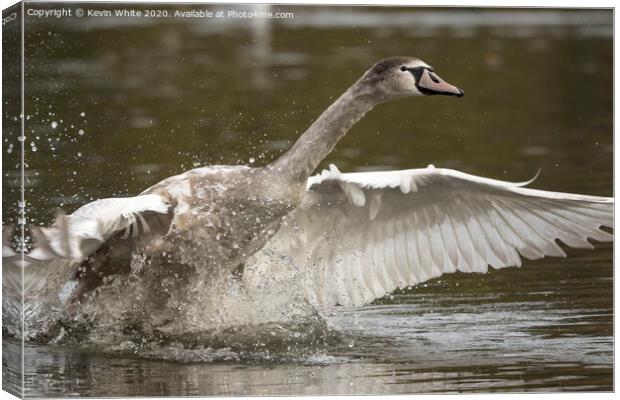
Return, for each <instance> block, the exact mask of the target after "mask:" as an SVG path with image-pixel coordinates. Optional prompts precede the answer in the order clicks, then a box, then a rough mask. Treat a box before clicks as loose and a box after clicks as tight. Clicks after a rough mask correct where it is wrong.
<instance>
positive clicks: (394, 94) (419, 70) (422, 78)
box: [362, 57, 465, 100]
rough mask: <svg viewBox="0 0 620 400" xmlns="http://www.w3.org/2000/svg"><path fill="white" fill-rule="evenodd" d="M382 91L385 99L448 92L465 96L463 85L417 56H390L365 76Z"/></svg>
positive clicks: (446, 94) (367, 81)
mask: <svg viewBox="0 0 620 400" xmlns="http://www.w3.org/2000/svg"><path fill="white" fill-rule="evenodd" d="M362 81H363V82H365V83H368V84H370V86H371V87H373V88H374V90H377V91H378V93H380V95H381V97H382V100H391V99H395V98H398V97H405V96H420V95H427V96H428V95H444V96H456V97H462V96H463V95H464V94H465V92H463V90H462V89H460V88H458V87H456V86H453V85H451V84H449V83H448V82H446V81H444V80H443V79H441V78H440V77H439V76H437V74H436V73H435V70H434V69H433V68H432V67H431V66H430V65H428V64H427V63H425V62H424V61H422V60H420V59H417V58H415V57H391V58H386V59H383V60H381V61H379V62H378V63H376V64H375V65H373V66H372V68H370V69H369V70H368V71H367V72H366V73H365V74H364V76H363V77H362Z"/></svg>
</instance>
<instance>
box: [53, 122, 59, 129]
mask: <svg viewBox="0 0 620 400" xmlns="http://www.w3.org/2000/svg"><path fill="white" fill-rule="evenodd" d="M56 128H58V122H56V121H52V129H56Z"/></svg>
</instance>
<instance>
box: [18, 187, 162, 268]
mask: <svg viewBox="0 0 620 400" xmlns="http://www.w3.org/2000/svg"><path fill="white" fill-rule="evenodd" d="M171 211H172V205H171V204H170V202H169V201H168V200H167V199H165V198H164V197H162V196H159V195H157V194H146V195H141V196H135V197H125V198H111V199H101V200H96V201H93V202H92V203H88V204H86V205H84V206H82V207H80V208H78V209H77V210H76V211H75V212H74V213H72V214H70V215H59V216H58V217H57V218H56V221H55V222H54V223H53V224H52V225H51V226H50V227H47V228H34V229H33V234H34V236H35V246H34V248H33V250H32V251H31V252H30V253H29V254H28V258H30V259H36V260H47V259H50V258H55V257H62V258H67V259H70V260H73V261H83V260H84V259H85V258H87V257H88V256H89V255H91V254H92V253H94V252H95V251H96V250H97V249H98V248H99V247H101V245H102V244H103V243H104V242H106V241H107V240H108V239H110V238H111V237H112V236H115V235H117V234H121V235H122V236H121V237H122V238H123V239H127V238H129V237H136V236H138V235H139V234H144V233H149V232H150V231H151V229H152V226H153V224H155V223H157V216H158V215H167V214H169V213H170V212H171Z"/></svg>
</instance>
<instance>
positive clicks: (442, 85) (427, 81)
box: [417, 68, 465, 97]
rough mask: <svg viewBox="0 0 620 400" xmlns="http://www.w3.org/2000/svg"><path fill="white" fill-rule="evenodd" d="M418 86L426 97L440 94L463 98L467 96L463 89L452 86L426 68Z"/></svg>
mask: <svg viewBox="0 0 620 400" xmlns="http://www.w3.org/2000/svg"><path fill="white" fill-rule="evenodd" d="M417 86H418V90H420V92H422V94H426V95H434V94H440V95H444V96H456V97H462V96H463V95H464V94H465V92H464V91H463V89H460V88H457V87H456V86H453V85H450V84H449V83H448V82H446V81H444V80H443V79H441V78H440V77H439V76H437V74H435V73H434V72H432V71H430V70H428V69H426V68H425V69H424V70H423V71H422V76H420V79H419V81H418V84H417Z"/></svg>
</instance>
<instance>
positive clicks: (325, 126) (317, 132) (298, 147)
mask: <svg viewBox="0 0 620 400" xmlns="http://www.w3.org/2000/svg"><path fill="white" fill-rule="evenodd" d="M361 82H362V81H361V80H360V81H358V82H356V83H355V84H354V85H353V86H351V87H350V88H349V89H348V90H347V91H346V92H344V94H343V95H342V96H340V97H339V98H338V100H336V101H335V102H334V103H333V104H332V105H331V106H329V108H327V110H325V111H324V112H323V114H321V116H320V117H319V118H318V119H317V120H316V121H314V123H313V124H312V125H311V126H310V127H309V128H308V130H307V131H306V132H304V134H303V135H301V137H300V138H299V139H298V140H297V142H295V144H294V145H293V147H291V149H290V150H289V151H288V152H286V153H285V154H284V155H283V156H282V157H280V158H279V159H277V160H276V161H275V162H273V163H272V164H271V166H270V168H274V169H275V170H276V171H277V173H278V174H280V175H286V176H288V177H289V178H291V179H293V180H294V181H297V182H303V183H305V182H306V180H307V179H308V178H309V177H310V174H312V172H313V171H314V170H315V169H316V167H317V166H318V165H319V163H320V162H321V161H322V160H323V159H324V158H325V157H327V155H328V154H329V153H330V152H331V151H332V150H333V148H334V146H336V143H338V141H339V140H340V139H341V138H342V137H343V136H344V135H345V134H346V133H347V131H348V130H349V128H351V126H353V125H354V124H355V123H356V122H357V121H359V120H360V119H361V118H362V117H363V116H364V114H366V113H367V112H368V111H370V110H371V109H372V108H373V106H375V105H376V104H377V103H378V102H379V101H378V100H377V99H374V98H373V97H374V96H372V93H371V92H370V91H369V90H367V89H365V85H363V84H362V83H361Z"/></svg>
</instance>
